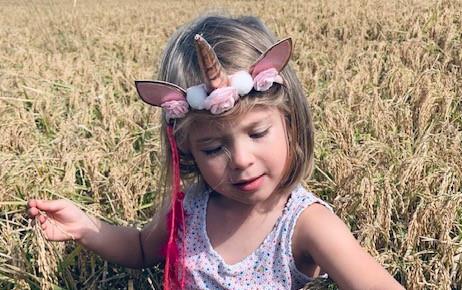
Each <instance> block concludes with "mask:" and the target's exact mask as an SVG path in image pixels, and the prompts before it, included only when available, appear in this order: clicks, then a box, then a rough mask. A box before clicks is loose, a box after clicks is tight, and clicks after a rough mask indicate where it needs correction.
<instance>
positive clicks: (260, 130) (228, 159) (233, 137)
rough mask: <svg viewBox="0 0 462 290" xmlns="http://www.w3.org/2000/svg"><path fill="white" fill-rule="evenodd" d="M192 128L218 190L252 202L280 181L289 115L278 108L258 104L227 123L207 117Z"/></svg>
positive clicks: (199, 158) (200, 162)
mask: <svg viewBox="0 0 462 290" xmlns="http://www.w3.org/2000/svg"><path fill="white" fill-rule="evenodd" d="M190 128H191V133H190V135H189V141H190V143H189V144H190V149H191V153H192V155H193V157H194V160H195V161H196V164H197V166H198V167H199V170H200V172H201V175H202V177H203V179H204V180H205V182H206V183H207V184H208V185H209V186H210V187H212V188H213V189H214V190H215V191H216V192H218V193H220V194H222V195H223V196H225V197H227V198H230V199H232V200H235V201H238V202H241V203H245V204H248V205H253V204H257V203H259V202H262V201H265V200H267V198H268V197H269V196H270V195H271V194H272V193H273V192H274V191H275V189H276V188H277V187H278V185H279V183H280V181H281V179H282V177H283V174H284V170H285V166H286V162H287V156H288V148H287V135H286V127H285V121H284V116H283V115H282V114H281V113H280V111H279V110H278V109H277V108H274V107H255V108H253V109H252V110H251V111H249V112H248V113H246V114H244V115H242V116H240V117H239V118H238V119H237V120H236V121H233V122H229V123H227V124H216V123H215V122H210V121H205V120H204V121H198V122H196V123H195V124H194V125H193V126H191V127H190Z"/></svg>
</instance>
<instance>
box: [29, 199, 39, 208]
mask: <svg viewBox="0 0 462 290" xmlns="http://www.w3.org/2000/svg"><path fill="white" fill-rule="evenodd" d="M36 206H37V200H35V199H31V200H29V201H28V202H27V207H28V208H31V207H36Z"/></svg>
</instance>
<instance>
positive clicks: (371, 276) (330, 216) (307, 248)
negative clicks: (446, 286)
mask: <svg viewBox="0 0 462 290" xmlns="http://www.w3.org/2000/svg"><path fill="white" fill-rule="evenodd" d="M293 242H294V252H298V253H300V254H301V256H302V257H304V259H306V260H309V261H312V262H314V263H315V264H317V265H319V266H320V267H321V269H322V270H323V271H324V272H327V273H328V274H329V276H331V277H332V278H333V279H334V280H335V281H336V283H337V284H338V285H339V286H341V287H346V288H351V289H402V288H400V287H399V284H397V283H396V281H395V280H394V279H393V278H392V277H391V276H390V275H389V274H388V273H387V272H386V271H385V269H383V267H382V266H380V264H379V263H377V261H375V259H374V258H373V257H372V256H371V255H369V254H368V253H367V252H366V251H365V250H364V249H363V248H362V247H361V246H360V244H359V243H358V241H357V240H356V239H355V238H354V236H353V234H352V233H351V232H350V230H349V228H348V227H347V225H346V224H345V223H344V222H343V221H342V220H341V219H340V218H339V217H337V215H335V214H334V213H333V212H332V211H331V210H330V209H328V208H327V207H326V206H324V205H321V204H320V203H313V204H312V205H310V206H309V207H307V208H306V209H305V210H304V211H303V212H302V213H301V214H300V217H299V219H298V221H297V224H296V228H295V233H294V241H293ZM362 273H368V276H367V277H365V276H364V275H362ZM377 285H382V286H379V287H378V288H374V287H376V286H377ZM384 285H386V286H384Z"/></svg>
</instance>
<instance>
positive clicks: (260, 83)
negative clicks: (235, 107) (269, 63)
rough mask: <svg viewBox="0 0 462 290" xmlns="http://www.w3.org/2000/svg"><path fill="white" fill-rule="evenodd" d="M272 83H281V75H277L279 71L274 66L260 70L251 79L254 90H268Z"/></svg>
mask: <svg viewBox="0 0 462 290" xmlns="http://www.w3.org/2000/svg"><path fill="white" fill-rule="evenodd" d="M273 83H280V84H282V77H281V76H280V75H279V72H278V71H277V70H276V69H275V68H269V69H267V70H264V71H262V72H260V73H259V74H258V75H256V76H255V78H254V79H253V87H254V89H255V90H256V91H260V92H261V91H266V90H268V89H269V88H270V87H271V86H272V85H273Z"/></svg>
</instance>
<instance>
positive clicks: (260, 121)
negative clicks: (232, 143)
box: [195, 114, 271, 145]
mask: <svg viewBox="0 0 462 290" xmlns="http://www.w3.org/2000/svg"><path fill="white" fill-rule="evenodd" d="M269 119H271V116H270V115H269V114H268V116H265V117H263V118H261V119H258V120H256V121H253V122H250V123H249V124H247V125H245V126H244V127H243V129H244V130H249V129H251V128H255V127H258V126H260V125H261V124H264V123H266V122H268V120H269ZM226 137H227V135H226V134H224V135H220V136H206V137H203V138H199V139H197V140H196V141H195V142H196V143H197V144H200V145H205V144H207V143H211V142H213V141H215V140H217V139H223V138H226Z"/></svg>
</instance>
